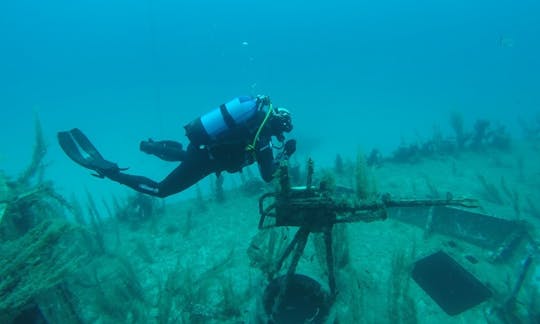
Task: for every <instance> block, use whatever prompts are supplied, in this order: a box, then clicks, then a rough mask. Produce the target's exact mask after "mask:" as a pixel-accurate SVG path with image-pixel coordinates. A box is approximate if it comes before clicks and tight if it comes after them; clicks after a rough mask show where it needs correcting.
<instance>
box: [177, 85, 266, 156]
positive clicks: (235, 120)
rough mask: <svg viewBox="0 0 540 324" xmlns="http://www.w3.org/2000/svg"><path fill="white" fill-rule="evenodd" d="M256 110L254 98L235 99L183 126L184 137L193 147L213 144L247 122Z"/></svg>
mask: <svg viewBox="0 0 540 324" xmlns="http://www.w3.org/2000/svg"><path fill="white" fill-rule="evenodd" d="M258 110H259V107H258V105H257V99H256V98H253V97H249V96H241V97H236V98H234V99H232V100H231V101H229V102H227V103H225V104H222V105H221V106H219V107H217V108H215V109H214V110H212V111H210V112H208V113H206V114H204V115H202V116H201V117H198V118H197V119H195V120H193V121H191V122H190V123H189V124H187V125H185V126H184V128H185V130H186V136H187V137H188V138H189V140H190V141H191V142H192V143H193V144H195V145H208V144H211V143H214V142H216V141H219V140H220V139H223V138H226V137H227V135H228V134H229V133H230V132H231V130H232V129H234V128H235V127H237V126H238V125H241V124H243V123H246V122H247V121H249V120H250V119H251V118H252V117H254V116H255V114H256V113H257V111H258Z"/></svg>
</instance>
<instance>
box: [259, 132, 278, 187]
mask: <svg viewBox="0 0 540 324" xmlns="http://www.w3.org/2000/svg"><path fill="white" fill-rule="evenodd" d="M264 142H266V145H264V144H263V145H261V146H260V147H257V148H256V157H257V164H258V165H259V173H260V174H261V177H262V178H263V180H264V181H265V182H270V181H272V178H273V175H274V171H275V170H276V168H277V164H278V162H277V161H276V160H274V153H273V152H272V143H271V142H270V140H268V141H264ZM259 143H260V142H259Z"/></svg>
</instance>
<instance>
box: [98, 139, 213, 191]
mask: <svg viewBox="0 0 540 324" xmlns="http://www.w3.org/2000/svg"><path fill="white" fill-rule="evenodd" d="M215 171H216V168H215V163H214V161H213V160H211V159H210V157H209V155H208V152H207V151H206V150H204V149H199V148H197V147H195V146H193V145H191V144H190V145H189V146H188V150H187V153H186V156H185V160H184V161H183V162H182V163H181V164H180V165H179V166H178V167H177V168H176V169H174V170H173V171H172V172H171V173H170V174H169V175H168V176H167V177H165V179H163V181H161V182H159V183H158V182H155V181H154V180H151V179H149V178H146V177H142V176H137V175H131V174H127V173H123V172H115V173H112V174H110V173H109V174H106V175H105V176H106V177H107V178H109V179H111V180H113V181H116V182H119V183H121V184H123V185H126V186H128V187H130V188H132V189H135V190H137V191H139V192H142V193H145V194H149V195H152V196H156V197H161V198H163V197H167V196H170V195H173V194H175V193H179V192H181V191H183V190H185V189H187V188H189V187H191V186H192V185H194V184H195V183H197V182H198V181H199V180H201V179H202V178H204V177H206V176H207V175H209V174H210V173H212V172H215Z"/></svg>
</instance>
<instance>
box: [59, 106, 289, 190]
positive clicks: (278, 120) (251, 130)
mask: <svg viewBox="0 0 540 324" xmlns="http://www.w3.org/2000/svg"><path fill="white" fill-rule="evenodd" d="M265 107H266V109H265ZM185 128H186V136H187V137H188V138H189V139H190V143H189V145H188V146H187V149H186V150H183V148H182V144H180V143H178V142H175V141H159V142H154V141H152V140H149V141H143V142H141V147H140V148H141V150H142V151H144V152H146V153H149V154H153V155H156V156H157V157H159V158H160V159H162V160H165V161H181V163H180V165H179V166H178V167H177V168H176V169H174V170H173V171H172V172H171V173H170V174H169V175H168V176H167V177H165V179H163V180H162V181H161V182H156V181H154V180H152V179H149V178H146V177H143V176H139V175H131V174H127V173H124V172H123V171H124V170H126V169H121V168H119V167H118V165H117V164H116V163H113V162H110V161H107V160H105V159H104V158H103V156H102V155H101V154H100V153H99V151H98V150H97V149H96V148H95V147H94V145H93V144H92V143H91V142H90V140H89V139H88V138H87V137H86V135H84V133H83V132H82V131H81V130H80V129H78V128H74V129H72V130H70V131H63V132H59V133H58V141H59V144H60V146H61V147H62V149H63V150H64V152H66V154H67V155H68V156H69V157H70V158H71V159H72V160H73V161H74V162H76V163H78V164H80V165H81V166H83V167H85V168H87V169H90V170H94V171H95V172H96V174H94V175H96V176H98V177H100V178H109V179H111V180H113V181H116V182H119V183H121V184H124V185H126V186H129V187H131V188H133V189H135V190H137V191H139V192H142V193H145V194H149V195H153V196H157V197H167V196H170V195H172V194H175V193H178V192H181V191H183V190H185V189H187V188H189V187H190V186H192V185H193V184H195V183H197V182H198V181H199V180H201V179H202V178H204V177H206V176H207V175H209V174H211V173H216V174H220V173H221V172H223V171H227V172H230V173H234V172H238V171H241V170H242V168H243V167H245V166H248V165H251V164H253V163H255V162H257V163H258V165H259V171H260V173H261V176H262V178H263V180H264V181H266V182H269V181H270V180H271V179H272V176H273V173H274V170H275V169H276V167H277V164H278V162H277V160H280V159H282V158H288V157H289V156H290V155H291V154H292V153H294V151H295V149H296V141H294V140H288V141H287V142H286V143H284V145H283V146H282V151H281V152H280V153H279V155H278V159H277V160H276V159H274V154H273V148H272V142H271V140H272V136H275V137H277V139H278V140H279V141H280V142H282V143H283V141H284V139H285V137H284V136H283V132H287V133H288V132H290V131H291V130H292V123H291V120H290V114H289V113H288V111H286V110H284V109H281V110H280V108H278V109H277V112H274V111H273V110H272V106H271V104H270V102H269V100H268V97H264V96H262V97H257V98H252V97H237V98H235V99H234V100H232V101H230V102H229V103H227V104H223V105H221V106H220V107H219V108H217V109H216V110H213V111H212V112H210V113H208V114H206V115H203V116H202V117H200V118H197V119H196V120H194V121H193V122H192V123H189V124H188V125H186V126H185ZM224 130H226V131H224Z"/></svg>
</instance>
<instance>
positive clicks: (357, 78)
mask: <svg viewBox="0 0 540 324" xmlns="http://www.w3.org/2000/svg"><path fill="white" fill-rule="evenodd" d="M539 17H540V3H539V2H538V1H532V0H524V1H519V2H517V1H509V0H506V1H464V0H457V1H436V2H434V1H411V2H404V1H369V2H366V1H352V0H350V1H343V0H338V1H323V2H320V1H298V0H287V1H285V0H274V1H267V0H264V1H247V0H246V1H238V0H235V1H216V0H214V1H209V0H206V1H204V0H202V1H201V0H189V1H186V0H184V1H154V0H146V1H141V0H132V1H104V0H100V1H66V0H58V1H35V0H34V1H30V0H18V1H2V2H0V107H1V108H0V122H1V123H2V127H0V169H3V170H5V171H6V172H8V173H9V174H16V173H17V172H19V171H20V170H22V168H23V166H24V165H26V163H27V162H28V160H29V159H30V155H31V148H32V144H33V136H34V135H33V118H34V116H35V114H36V113H37V114H38V116H39V118H40V120H41V122H42V125H43V128H44V131H45V135H46V139H47V142H48V143H49V145H50V147H49V152H50V153H49V155H48V157H47V160H48V162H49V163H50V168H49V176H50V177H51V178H54V179H56V181H57V183H58V185H59V186H60V188H61V190H64V191H65V192H72V191H74V192H79V191H81V188H91V189H94V188H99V189H100V190H103V192H107V190H116V189H118V187H120V186H118V185H117V184H110V183H108V182H106V181H102V180H97V179H94V178H92V177H89V176H88V172H87V171H86V170H83V169H82V168H80V167H78V166H76V165H74V164H73V163H72V162H71V161H69V160H68V159H67V158H66V157H65V156H64V155H63V154H62V152H61V151H60V150H59V148H58V145H57V144H56V139H55V134H56V132H57V131H59V130H65V129H69V128H72V127H79V128H81V129H83V130H84V131H85V133H87V135H88V136H89V137H90V138H91V139H92V140H93V141H94V143H95V144H96V145H97V146H98V147H99V149H100V150H101V151H102V153H103V154H104V155H105V156H106V157H107V158H108V159H111V160H114V161H116V162H118V163H119V164H120V165H121V166H130V167H132V169H131V171H132V172H133V173H142V174H145V175H148V176H150V177H152V178H154V179H159V178H161V177H162V176H164V175H165V174H167V172H168V171H170V170H171V169H172V168H173V167H174V165H171V164H167V163H164V162H160V161H156V160H155V159H152V158H151V157H148V156H146V155H144V154H142V153H140V152H138V142H139V141H140V140H141V139H144V138H148V137H153V138H156V139H159V138H171V139H178V140H181V141H183V142H184V143H186V141H185V138H184V132H183V129H182V126H183V125H184V124H185V123H187V122H189V121H190V120H191V119H193V118H195V117H197V116H198V115H200V114H202V113H204V112H205V111H207V110H209V109H212V108H213V107H215V106H217V105H219V104H220V103H222V102H225V101H227V100H229V99H230V98H232V97H234V96H237V95H242V94H259V93H264V94H267V95H269V96H271V98H272V99H273V101H274V103H275V104H277V105H283V106H285V107H287V108H289V109H290V110H291V111H292V112H293V116H294V124H295V131H294V134H293V136H294V137H297V138H298V139H299V143H298V146H299V158H302V157H303V156H307V155H312V156H315V157H316V158H317V159H318V161H321V162H320V163H329V162H331V161H332V160H333V158H334V156H335V154H336V153H342V154H344V155H347V154H351V156H352V155H354V154H355V151H356V148H357V147H358V146H359V145H360V146H361V147H363V148H364V149H366V150H369V149H371V148H372V147H379V148H381V149H382V150H383V151H384V152H390V151H391V150H392V149H393V148H395V147H396V146H397V145H399V144H400V143H401V142H402V141H406V142H412V141H415V140H417V139H418V138H419V137H421V138H428V137H429V136H430V135H431V133H432V129H433V126H434V125H439V126H440V128H441V129H442V130H443V131H444V132H447V133H449V132H450V127H449V123H448V119H449V115H450V112H452V111H458V112H462V113H463V114H464V116H465V122H466V126H468V127H470V126H471V125H472V123H473V122H474V120H475V119H476V118H487V119H490V120H492V121H494V122H500V123H502V124H504V125H506V126H507V127H508V128H509V129H510V130H511V131H512V132H513V134H514V135H515V136H520V135H521V133H520V130H519V126H518V123H517V119H518V118H523V119H530V118H532V117H533V116H535V115H536V113H537V112H538V111H540V92H539V91H538V89H539V88H540V63H539V60H538V57H540V19H539Z"/></svg>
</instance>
